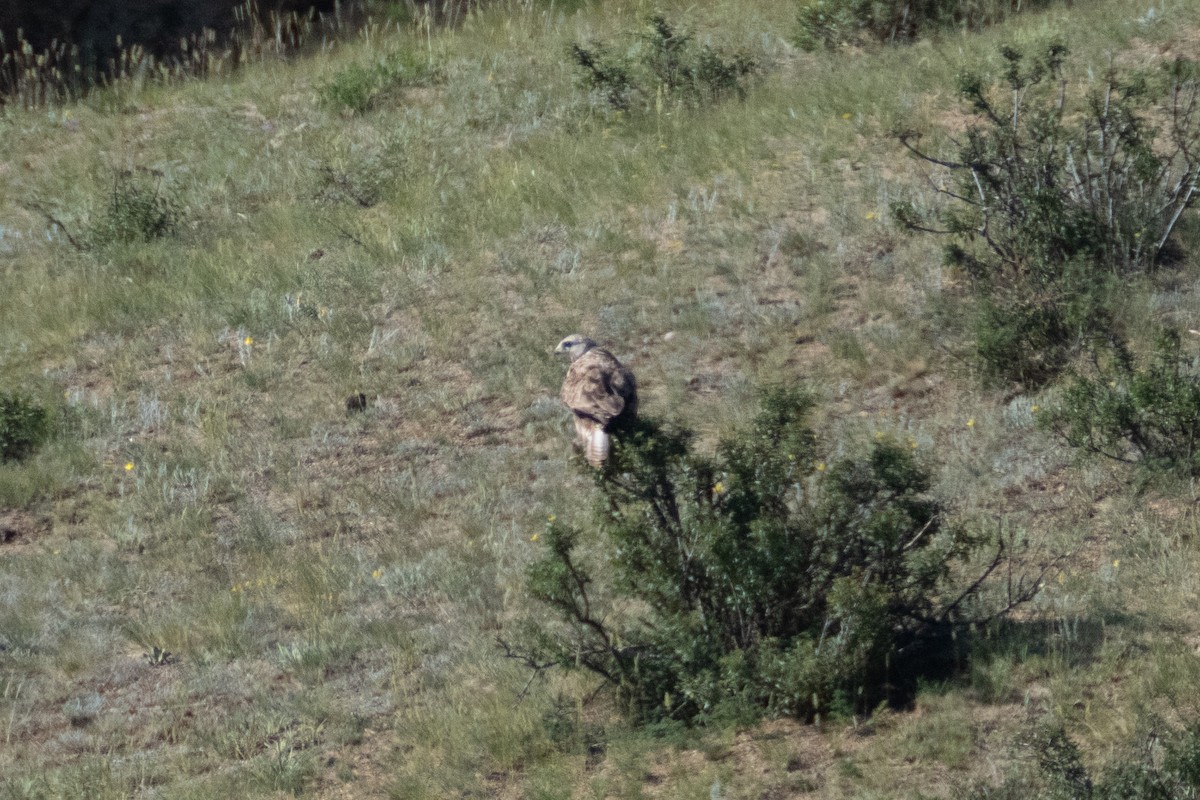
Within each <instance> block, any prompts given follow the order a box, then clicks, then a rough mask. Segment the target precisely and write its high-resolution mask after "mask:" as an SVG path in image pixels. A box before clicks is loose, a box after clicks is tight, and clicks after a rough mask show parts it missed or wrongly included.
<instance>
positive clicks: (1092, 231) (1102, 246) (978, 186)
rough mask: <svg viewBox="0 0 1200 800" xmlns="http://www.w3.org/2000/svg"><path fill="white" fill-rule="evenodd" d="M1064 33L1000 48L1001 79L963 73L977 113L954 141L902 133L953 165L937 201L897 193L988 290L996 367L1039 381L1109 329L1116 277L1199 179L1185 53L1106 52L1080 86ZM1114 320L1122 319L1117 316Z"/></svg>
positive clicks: (910, 214)
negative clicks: (1181, 57)
mask: <svg viewBox="0 0 1200 800" xmlns="http://www.w3.org/2000/svg"><path fill="white" fill-rule="evenodd" d="M1067 52H1068V51H1067V47H1066V46H1065V45H1064V44H1062V43H1061V42H1053V43H1051V44H1049V45H1048V46H1046V47H1045V49H1044V50H1043V51H1041V52H1039V53H1038V54H1036V55H1034V56H1033V57H1028V56H1026V55H1025V54H1024V53H1022V52H1021V51H1019V50H1017V49H1015V48H1012V47H1005V48H1002V50H1001V55H1002V57H1003V60H1004V81H1003V84H1002V85H1000V86H990V85H989V84H988V82H987V81H986V80H985V79H984V78H983V77H982V76H980V75H979V74H976V73H965V74H963V75H962V76H961V77H960V79H959V87H958V89H959V94H960V96H961V97H962V99H963V100H964V101H965V102H966V103H967V105H968V106H969V108H970V111H971V112H972V114H974V115H975V121H973V122H972V123H971V124H970V125H969V126H968V128H967V130H966V132H965V134H964V135H963V137H962V138H961V140H959V141H957V142H956V147H957V154H956V155H955V156H953V157H950V158H939V157H935V156H933V155H930V154H928V153H926V152H924V151H923V150H921V149H919V148H918V146H917V145H915V144H914V139H915V134H913V133H911V132H907V133H901V134H900V141H901V142H902V143H903V144H904V145H905V146H906V147H908V149H909V150H910V151H911V152H913V153H914V154H915V155H916V156H918V157H919V158H920V159H922V160H923V161H925V162H926V163H928V164H931V165H934V166H935V167H936V168H937V169H938V170H944V171H945V172H946V173H947V174H946V175H945V176H944V178H943V177H942V176H939V177H938V178H937V179H936V180H933V181H931V183H932V185H933V186H934V187H935V191H937V192H938V193H939V194H941V195H943V196H945V197H946V198H948V200H949V203H948V205H947V206H946V207H945V208H944V209H943V210H942V211H940V212H938V213H935V214H933V215H932V217H933V219H932V220H931V219H930V218H929V216H928V215H924V214H921V213H918V212H917V211H916V209H915V208H914V206H913V204H912V203H910V202H898V203H895V204H893V206H892V212H893V215H894V216H895V218H896V219H897V221H898V222H899V223H900V224H901V225H902V226H904V227H906V228H907V229H908V230H911V231H923V232H930V233H938V234H944V235H947V236H948V237H949V243H948V244H947V245H946V247H945V253H946V258H947V260H948V261H949V262H950V263H951V264H953V265H955V266H956V267H958V268H960V269H961V270H962V271H963V272H964V273H965V274H966V276H967V277H968V279H969V282H970V286H971V289H972V292H973V294H974V295H975V297H976V299H977V300H978V301H979V304H978V306H977V310H978V317H977V319H978V321H979V324H978V327H977V330H978V336H977V340H976V351H977V355H978V356H979V361H980V364H981V368H982V370H983V372H984V374H985V375H986V376H987V377H988V378H990V379H994V380H996V381H998V382H1017V383H1022V384H1026V385H1037V384H1041V383H1044V382H1046V381H1047V380H1049V379H1050V378H1053V377H1054V376H1055V375H1057V374H1058V373H1060V372H1061V370H1062V369H1063V368H1064V367H1065V365H1066V364H1067V363H1068V361H1069V360H1070V359H1071V357H1072V356H1073V355H1075V354H1076V353H1077V352H1078V351H1079V348H1080V347H1081V346H1082V345H1085V344H1087V343H1089V342H1091V341H1093V340H1095V339H1096V338H1101V339H1106V338H1110V337H1111V336H1112V335H1113V334H1114V326H1116V325H1118V323H1119V321H1120V320H1119V319H1118V317H1117V315H1115V314H1114V313H1113V310H1112V305H1113V304H1112V302H1111V298H1112V295H1113V293H1114V290H1115V288H1116V287H1117V286H1118V285H1119V283H1118V281H1120V280H1121V279H1123V278H1126V277H1127V276H1129V275H1131V274H1136V273H1146V272H1149V271H1151V270H1152V269H1153V268H1154V267H1155V265H1156V264H1157V263H1158V262H1159V261H1160V259H1162V258H1163V256H1164V254H1165V253H1166V252H1167V251H1168V249H1169V247H1170V244H1171V237H1172V234H1173V233H1174V232H1175V230H1176V228H1177V226H1178V224H1179V222H1180V219H1181V217H1182V215H1183V213H1184V212H1185V211H1186V210H1187V209H1188V208H1190V207H1191V206H1192V205H1193V204H1194V203H1195V201H1196V197H1197V195H1196V191H1197V188H1198V187H1200V108H1198V106H1197V99H1198V97H1200V82H1198V81H1197V71H1196V69H1195V67H1194V65H1192V64H1190V63H1187V62H1182V61H1176V62H1173V63H1172V64H1170V65H1168V66H1167V67H1165V68H1164V69H1163V71H1162V72H1161V73H1160V74H1157V75H1151V76H1144V75H1125V74H1122V73H1120V72H1119V71H1118V70H1117V69H1116V68H1115V67H1110V68H1109V70H1108V71H1107V72H1106V74H1105V75H1104V77H1103V79H1102V80H1101V81H1100V82H1099V85H1098V86H1097V87H1094V88H1092V89H1091V90H1090V91H1087V92H1084V93H1082V95H1081V94H1080V92H1078V91H1076V90H1074V87H1072V86H1071V85H1070V84H1069V82H1068V81H1067V80H1066V78H1065V77H1064V72H1063V64H1064V60H1065V58H1066V56H1067ZM1115 333H1117V334H1119V331H1115Z"/></svg>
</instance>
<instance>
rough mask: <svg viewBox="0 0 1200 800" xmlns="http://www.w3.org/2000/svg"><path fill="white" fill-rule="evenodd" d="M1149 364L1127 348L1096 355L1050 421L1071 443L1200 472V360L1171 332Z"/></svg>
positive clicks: (1067, 390)
mask: <svg viewBox="0 0 1200 800" xmlns="http://www.w3.org/2000/svg"><path fill="white" fill-rule="evenodd" d="M1148 361H1149V363H1148V364H1146V365H1144V366H1139V365H1138V364H1137V363H1136V361H1135V359H1134V358H1133V356H1132V355H1131V354H1130V353H1129V352H1127V351H1126V350H1124V349H1123V348H1121V349H1117V350H1115V352H1113V353H1112V354H1111V355H1110V356H1109V357H1108V358H1107V359H1106V360H1104V361H1101V360H1100V359H1099V358H1094V359H1093V362H1092V374H1091V375H1090V376H1085V375H1076V376H1074V377H1073V379H1072V380H1071V382H1070V383H1069V384H1068V386H1067V387H1066V388H1065V389H1064V391H1063V394H1062V397H1061V400H1060V402H1059V403H1058V404H1057V405H1056V407H1055V408H1054V409H1053V410H1052V411H1051V412H1050V414H1048V415H1047V416H1046V417H1045V418H1044V420H1045V423H1044V424H1046V425H1047V426H1048V427H1049V428H1050V429H1052V430H1054V431H1056V432H1057V433H1058V434H1059V435H1060V436H1061V437H1062V438H1063V439H1064V440H1065V441H1066V442H1067V443H1068V444H1070V445H1072V446H1074V447H1078V448H1081V449H1083V450H1084V451H1086V452H1089V453H1093V454H1096V455H1101V456H1105V457H1107V458H1111V459H1115V460H1117V461H1123V462H1127V463H1137V464H1140V465H1142V466H1145V467H1149V468H1151V469H1158V470H1168V471H1175V472H1179V473H1182V474H1185V475H1191V476H1196V475H1200V366H1198V365H1197V359H1196V358H1195V357H1194V356H1190V355H1188V354H1186V353H1184V352H1183V348H1182V344H1181V342H1180V340H1179V335H1178V334H1176V333H1175V332H1173V331H1165V332H1162V333H1161V334H1160V335H1159V339H1158V343H1157V346H1156V348H1155V352H1154V354H1153V356H1152V357H1151V358H1150V359H1149V360H1148Z"/></svg>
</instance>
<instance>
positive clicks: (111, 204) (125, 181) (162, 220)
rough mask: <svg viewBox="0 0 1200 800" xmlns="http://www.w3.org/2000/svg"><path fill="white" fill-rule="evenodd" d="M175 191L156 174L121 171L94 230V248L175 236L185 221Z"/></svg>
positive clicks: (115, 176) (92, 236)
mask: <svg viewBox="0 0 1200 800" xmlns="http://www.w3.org/2000/svg"><path fill="white" fill-rule="evenodd" d="M182 208H183V206H182V204H181V203H180V201H179V199H178V197H177V195H176V190H175V188H174V187H173V186H171V185H170V184H166V185H164V181H163V175H162V173H160V172H157V171H155V170H147V169H138V170H122V171H119V172H117V173H116V174H115V175H114V176H113V185H112V191H111V192H110V193H109V196H108V204H107V205H106V206H105V208H104V210H103V212H102V213H101V214H100V217H99V219H97V220H96V221H95V222H94V223H93V225H92V227H91V236H90V240H91V243H92V244H93V245H97V246H105V245H110V244H128V243H131V242H149V241H153V240H155V239H161V238H163V237H164V236H170V235H172V234H174V233H175V231H176V229H177V228H178V226H179V221H180V218H181V217H182Z"/></svg>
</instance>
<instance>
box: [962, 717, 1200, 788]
mask: <svg viewBox="0 0 1200 800" xmlns="http://www.w3.org/2000/svg"><path fill="white" fill-rule="evenodd" d="M1023 745H1024V746H1023V748H1022V749H1023V750H1025V751H1027V752H1028V753H1029V756H1030V758H1029V761H1031V762H1032V769H1030V768H1026V769H1025V770H1023V771H1022V772H1021V773H1019V774H1017V775H1014V776H1012V777H1009V778H1008V779H1007V780H1006V781H1005V782H1004V783H1002V784H1001V785H1000V786H985V785H979V786H976V787H975V788H974V790H973V791H972V792H971V794H970V800H1018V799H1019V800H1168V798H1186V797H1196V796H1197V792H1198V791H1200V726H1197V725H1193V726H1192V727H1190V728H1187V729H1186V730H1183V731H1178V732H1168V733H1166V734H1162V733H1159V732H1152V733H1150V734H1149V735H1148V736H1146V737H1145V741H1144V743H1143V744H1142V745H1141V746H1140V747H1137V748H1136V749H1132V750H1131V752H1129V753H1128V754H1126V755H1125V756H1124V757H1123V758H1121V759H1119V760H1117V761H1116V763H1115V764H1114V765H1113V766H1111V767H1110V768H1108V769H1107V770H1106V771H1105V772H1104V773H1103V774H1102V775H1094V774H1092V773H1091V772H1089V770H1088V769H1087V767H1086V766H1085V765H1084V763H1083V757H1082V755H1081V753H1080V751H1079V747H1078V746H1077V745H1076V744H1075V743H1074V742H1073V741H1071V739H1070V738H1069V737H1068V736H1067V734H1066V732H1065V731H1064V730H1063V729H1062V728H1061V727H1058V726H1046V727H1042V728H1040V729H1037V730H1035V731H1034V732H1033V733H1032V734H1031V735H1030V736H1029V737H1028V739H1027V740H1026V741H1025V742H1024V743H1023Z"/></svg>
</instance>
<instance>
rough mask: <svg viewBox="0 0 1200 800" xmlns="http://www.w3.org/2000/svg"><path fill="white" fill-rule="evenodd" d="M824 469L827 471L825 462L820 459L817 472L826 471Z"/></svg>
mask: <svg viewBox="0 0 1200 800" xmlns="http://www.w3.org/2000/svg"><path fill="white" fill-rule="evenodd" d="M824 471H825V462H824V461H818V462H817V472H824Z"/></svg>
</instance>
